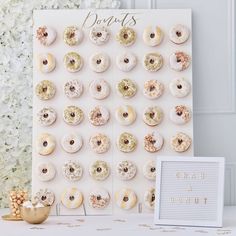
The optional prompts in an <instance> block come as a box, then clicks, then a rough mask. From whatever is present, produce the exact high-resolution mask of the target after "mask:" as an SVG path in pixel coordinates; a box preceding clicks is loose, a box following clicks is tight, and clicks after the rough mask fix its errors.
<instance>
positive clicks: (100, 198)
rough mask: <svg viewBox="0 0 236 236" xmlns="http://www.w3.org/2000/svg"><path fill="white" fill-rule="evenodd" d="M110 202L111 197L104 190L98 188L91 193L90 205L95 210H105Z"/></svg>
mask: <svg viewBox="0 0 236 236" xmlns="http://www.w3.org/2000/svg"><path fill="white" fill-rule="evenodd" d="M109 202H110V195H109V193H108V192H107V190H105V189H104V188H98V189H95V190H93V191H92V192H90V194H89V205H90V206H91V207H92V208H94V209H104V208H106V207H107V206H108V204H109Z"/></svg>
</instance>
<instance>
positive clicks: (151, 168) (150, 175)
mask: <svg viewBox="0 0 236 236" xmlns="http://www.w3.org/2000/svg"><path fill="white" fill-rule="evenodd" d="M143 175H144V177H145V178H147V179H148V180H155V179H156V163H155V161H147V162H146V163H145V164H144V166H143Z"/></svg>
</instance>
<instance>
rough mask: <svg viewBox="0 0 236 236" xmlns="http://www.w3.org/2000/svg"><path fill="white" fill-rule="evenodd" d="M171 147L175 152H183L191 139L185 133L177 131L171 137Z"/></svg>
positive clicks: (187, 147)
mask: <svg viewBox="0 0 236 236" xmlns="http://www.w3.org/2000/svg"><path fill="white" fill-rule="evenodd" d="M170 143H171V147H172V149H173V150H174V151H176V152H185V151H187V150H188V149H189V147H190V145H191V143H192V139H191V138H190V137H189V136H188V135H187V134H185V133H182V132H179V133H177V134H176V135H174V136H173V137H172V138H171V141H170Z"/></svg>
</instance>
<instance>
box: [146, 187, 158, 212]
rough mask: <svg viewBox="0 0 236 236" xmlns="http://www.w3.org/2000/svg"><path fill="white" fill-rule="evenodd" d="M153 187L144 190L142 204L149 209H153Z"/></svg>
mask: <svg viewBox="0 0 236 236" xmlns="http://www.w3.org/2000/svg"><path fill="white" fill-rule="evenodd" d="M155 198H156V196H155V188H150V189H148V190H146V191H145V192H144V197H143V202H144V205H145V206H146V207H147V208H149V209H150V210H153V209H154V207H155Z"/></svg>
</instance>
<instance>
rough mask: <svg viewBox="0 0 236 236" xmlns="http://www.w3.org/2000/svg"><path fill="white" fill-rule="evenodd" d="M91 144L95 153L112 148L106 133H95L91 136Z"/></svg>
mask: <svg viewBox="0 0 236 236" xmlns="http://www.w3.org/2000/svg"><path fill="white" fill-rule="evenodd" d="M89 145H90V147H91V149H92V150H93V151H94V152H95V153H98V154H100V153H105V152H107V151H108V149H109V148H110V139H109V138H108V136H107V135H105V134H101V133H98V134H95V135H93V136H91V137H90V139H89Z"/></svg>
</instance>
